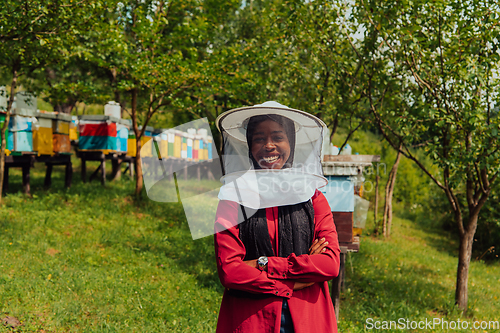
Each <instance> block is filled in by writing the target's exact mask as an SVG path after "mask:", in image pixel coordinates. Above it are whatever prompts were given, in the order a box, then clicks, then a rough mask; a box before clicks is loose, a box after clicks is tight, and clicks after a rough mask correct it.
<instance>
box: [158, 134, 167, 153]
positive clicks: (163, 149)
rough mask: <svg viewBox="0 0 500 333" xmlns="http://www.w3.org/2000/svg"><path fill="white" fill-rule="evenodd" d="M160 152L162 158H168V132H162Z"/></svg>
mask: <svg viewBox="0 0 500 333" xmlns="http://www.w3.org/2000/svg"><path fill="white" fill-rule="evenodd" d="M160 138H161V140H160V154H161V158H162V159H167V158H168V137H167V132H165V131H163V132H162V133H161V134H160Z"/></svg>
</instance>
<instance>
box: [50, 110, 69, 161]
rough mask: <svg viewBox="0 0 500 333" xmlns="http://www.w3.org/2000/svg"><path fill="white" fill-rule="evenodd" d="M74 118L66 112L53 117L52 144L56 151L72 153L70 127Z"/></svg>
mask: <svg viewBox="0 0 500 333" xmlns="http://www.w3.org/2000/svg"><path fill="white" fill-rule="evenodd" d="M72 120H73V118H72V117H71V115H69V114H65V113H57V114H56V117H55V119H52V132H53V133H52V146H53V148H54V153H58V154H70V153H71V142H70V138H69V129H70V125H71V124H72Z"/></svg>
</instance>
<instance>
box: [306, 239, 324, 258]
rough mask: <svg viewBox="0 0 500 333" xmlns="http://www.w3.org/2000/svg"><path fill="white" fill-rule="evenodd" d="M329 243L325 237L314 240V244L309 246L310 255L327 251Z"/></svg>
mask: <svg viewBox="0 0 500 333" xmlns="http://www.w3.org/2000/svg"><path fill="white" fill-rule="evenodd" d="M327 245H328V242H327V241H325V237H323V238H321V239H316V240H314V242H313V244H312V245H311V247H310V248H309V255H312V254H319V253H321V252H324V251H326V246H327Z"/></svg>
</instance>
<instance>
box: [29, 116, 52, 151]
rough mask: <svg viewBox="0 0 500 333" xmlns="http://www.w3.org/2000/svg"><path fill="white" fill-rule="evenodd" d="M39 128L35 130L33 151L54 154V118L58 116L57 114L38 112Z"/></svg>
mask: <svg viewBox="0 0 500 333" xmlns="http://www.w3.org/2000/svg"><path fill="white" fill-rule="evenodd" d="M36 117H37V120H38V129H34V130H33V151H36V152H38V155H53V154H54V144H53V138H52V135H53V131H52V120H53V119H55V118H56V115H55V114H50V113H37V115H36Z"/></svg>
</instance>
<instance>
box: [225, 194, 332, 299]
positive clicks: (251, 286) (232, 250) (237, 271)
mask: <svg viewBox="0 0 500 333" xmlns="http://www.w3.org/2000/svg"><path fill="white" fill-rule="evenodd" d="M312 199H313V206H314V211H315V213H314V215H315V232H314V239H315V241H314V242H313V244H312V246H311V247H310V249H309V254H304V255H300V256H296V255H295V254H291V255H290V256H288V257H287V258H282V257H268V260H269V262H268V269H267V271H260V270H259V269H258V268H257V264H256V261H255V260H249V261H244V257H245V247H244V245H243V243H242V242H241V240H240V239H239V237H238V235H239V231H238V228H237V226H236V225H231V223H232V222H231V221H236V220H237V214H238V204H236V203H232V202H221V204H219V209H218V212H217V221H216V232H217V231H218V233H216V235H215V251H216V257H217V268H218V272H219V278H220V280H221V283H222V284H223V285H224V286H225V287H226V288H231V289H239V290H244V291H249V292H253V293H270V294H273V295H276V296H282V297H291V294H292V292H293V290H299V289H303V288H306V287H308V286H311V285H312V284H314V283H316V282H322V281H326V280H329V279H332V278H334V277H336V276H337V275H338V271H339V254H340V249H339V245H338V237H337V232H336V230H335V224H334V223H333V217H332V214H331V212H330V207H329V205H328V203H327V202H326V199H325V197H324V196H323V195H322V194H321V193H320V192H317V193H316V195H315V196H314V197H313V198H312Z"/></svg>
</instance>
